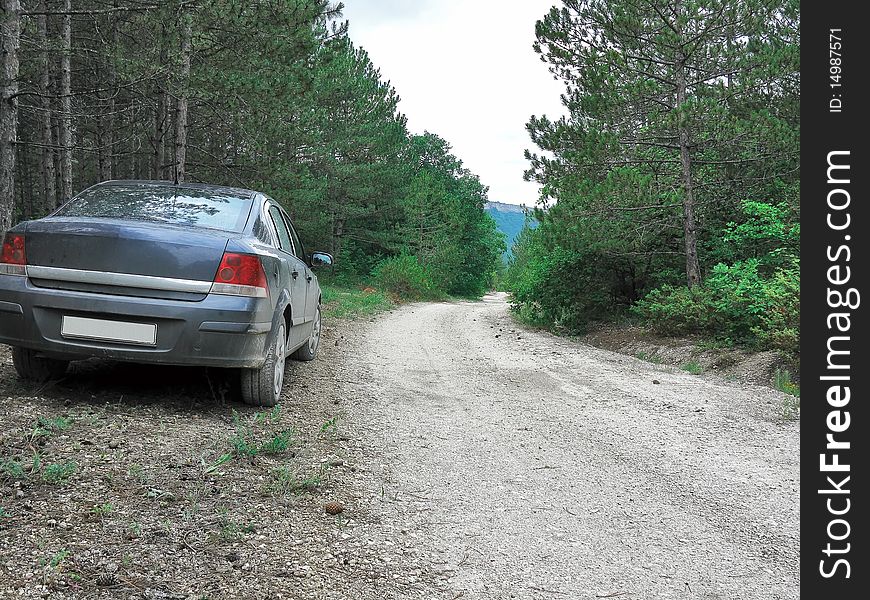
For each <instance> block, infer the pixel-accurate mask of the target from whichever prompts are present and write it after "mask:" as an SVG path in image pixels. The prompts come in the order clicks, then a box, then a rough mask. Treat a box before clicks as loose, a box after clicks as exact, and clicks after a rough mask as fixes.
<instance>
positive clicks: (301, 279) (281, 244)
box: [267, 202, 308, 327]
mask: <svg viewBox="0 0 870 600" xmlns="http://www.w3.org/2000/svg"><path fill="white" fill-rule="evenodd" d="M267 206H268V213H269V218H270V220H271V222H272V227H273V228H274V231H275V233H276V234H277V239H278V249H279V250H280V251H281V254H282V256H283V258H284V260H283V261H282V264H283V265H284V266H285V267H286V269H287V273H282V274H281V275H282V277H281V280H282V281H287V282H289V287H290V305H291V311H290V314H291V319H292V322H291V323H288V326H291V327H293V326H296V325H300V324H301V323H304V322H305V321H307V320H308V319H307V318H306V315H305V303H306V295H307V293H308V281H306V279H305V278H306V275H307V271H306V269H307V268H308V267H307V266H306V265H305V263H304V262H302V261H300V260H299V258H298V257H297V256H296V251H295V249H294V247H293V239H292V238H291V237H290V231H289V230H288V229H287V225H286V223H285V222H284V217H283V216H282V214H281V212H282V211H281V208H280V207H279V206H278V205H276V204H272V203H271V202H270V203H268V205H267ZM282 268H284V267H282Z"/></svg>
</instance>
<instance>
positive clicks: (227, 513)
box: [0, 296, 799, 600]
mask: <svg viewBox="0 0 870 600" xmlns="http://www.w3.org/2000/svg"><path fill="white" fill-rule="evenodd" d="M10 362H11V361H10V357H9V354H8V352H7V351H6V350H0V403H2V409H3V410H2V414H0V467H2V468H0V510H2V512H0V598H6V597H21V598H57V599H66V598H85V597H86V598H97V599H101V600H102V599H109V598H111V599H115V598H124V599H128V598H129V599H137V600H156V599H160V600H194V599H201V598H209V599H212V600H217V599H223V598H228V599H229V598H233V599H235V598H240V599H245V600H278V599H287V598H298V599H311V598H317V599H335V600H338V599H342V600H343V599H347V598H353V599H354V600H384V599H411V598H414V599H417V598H419V599H426V600H430V599H439V600H440V599H444V600H456V599H458V598H463V599H477V598H480V599H503V598H504V599H507V598H523V599H525V598H529V599H532V598H534V599H551V598H552V599H556V598H569V599H577V600H586V599H590V600H591V599H595V598H634V599H637V600H646V599H650V598H679V599H694V598H704V599H718V598H721V599H727V600H731V599H736V598H739V599H759V600H761V599H764V600H776V599H787V598H789V599H790V598H796V597H798V589H799V580H798V558H799V555H798V541H799V540H798V523H799V514H798V500H797V491H798V483H799V481H798V453H799V447H798V437H799V436H798V433H799V425H798V423H797V422H796V421H790V420H786V419H784V418H783V408H782V407H783V401H784V399H785V397H784V396H783V395H782V394H780V393H778V392H775V391H773V390H770V389H767V388H758V387H747V386H741V385H738V384H736V383H729V382H725V381H723V380H721V379H716V378H714V377H712V376H706V375H700V376H698V375H691V374H689V373H685V372H683V371H680V370H677V369H674V368H671V367H664V366H659V365H655V364H651V363H647V362H643V361H641V360H637V359H635V358H632V357H629V356H625V355H620V354H615V353H611V352H608V351H605V350H600V349H597V348H593V347H591V346H587V345H583V344H578V343H576V342H572V341H569V340H565V339H560V338H557V337H554V336H551V335H548V334H544V333H535V332H528V331H525V330H523V329H521V328H520V327H518V326H517V325H516V324H515V323H514V322H513V321H512V320H511V318H510V315H509V313H508V307H507V305H506V303H505V300H504V298H503V297H501V296H491V297H487V298H485V299H484V301H483V302H455V303H434V304H414V305H409V306H405V307H402V308H399V309H397V310H394V311H392V312H390V313H387V314H383V315H381V316H379V317H376V318H372V319H370V320H363V321H356V322H344V323H331V324H330V323H328V324H327V329H326V331H325V336H324V343H323V346H322V349H321V356H320V357H319V358H318V360H316V361H314V362H313V363H305V364H303V363H293V362H292V361H291V362H290V363H288V367H289V369H290V370H289V372H288V385H287V386H286V387H285V392H284V401H283V402H282V408H281V410H280V411H256V410H253V409H250V408H247V407H243V406H241V405H239V404H237V403H234V402H230V401H228V400H226V399H225V397H224V390H223V389H222V388H221V387H220V385H219V383H218V382H216V381H214V380H212V378H210V376H209V375H208V373H205V372H203V371H201V370H195V369H168V368H154V367H138V366H131V365H112V364H105V363H99V361H98V362H97V363H95V364H90V363H84V364H82V365H76V366H74V368H73V369H72V371H71V372H70V375H69V376H68V377H67V378H65V379H64V380H62V381H59V382H54V383H52V384H49V385H43V386H36V385H31V384H26V383H24V382H19V381H17V380H16V379H15V377H14V375H13V371H12V368H11V364H10ZM286 432H291V433H292V436H291V437H287V435H285V433H286ZM37 458H38V459H39V460H38V462H37ZM333 500H337V501H339V502H341V503H342V504H343V505H344V512H342V513H341V514H339V515H338V516H331V515H328V514H326V513H325V512H324V504H325V503H326V502H328V501H333Z"/></svg>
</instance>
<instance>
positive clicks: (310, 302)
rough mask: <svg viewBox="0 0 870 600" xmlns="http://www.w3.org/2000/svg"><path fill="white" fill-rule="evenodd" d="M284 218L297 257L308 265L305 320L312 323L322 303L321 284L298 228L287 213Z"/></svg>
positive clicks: (306, 269) (306, 268)
mask: <svg viewBox="0 0 870 600" xmlns="http://www.w3.org/2000/svg"><path fill="white" fill-rule="evenodd" d="M284 217H285V218H286V219H287V228H288V229H289V230H290V237H291V238H292V240H293V246H294V247H295V248H296V257H297V258H298V259H299V260H301V261H302V262H304V263H305V265H306V266H305V273H306V277H305V281H306V282H307V284H308V290H307V293H306V300H305V320H306V321H310V320H312V319H314V316H315V313H316V312H317V303H318V302H319V301H320V283H319V282H318V281H317V275H315V273H314V269H312V268H311V267H310V266H308V257H307V256H306V255H305V248H304V247H303V246H302V240H300V239H299V235H298V234H297V233H296V228H295V227H293V223H292V222H291V221H290V217H288V216H287V213H284Z"/></svg>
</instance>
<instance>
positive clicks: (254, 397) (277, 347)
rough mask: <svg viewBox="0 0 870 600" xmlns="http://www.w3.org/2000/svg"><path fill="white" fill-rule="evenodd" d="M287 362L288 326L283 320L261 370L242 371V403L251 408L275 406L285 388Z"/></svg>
mask: <svg viewBox="0 0 870 600" xmlns="http://www.w3.org/2000/svg"><path fill="white" fill-rule="evenodd" d="M286 360H287V325H286V324H285V323H284V319H283V318H282V319H281V321H280V323H279V325H278V332H277V335H276V336H275V341H274V342H273V344H272V348H271V349H270V350H269V355H268V356H267V357H266V362H265V363H264V364H263V366H262V367H261V368H259V369H242V372H241V377H240V379H241V385H242V401H243V402H244V403H245V404H250V405H251V406H275V405H276V404H278V402H280V400H281V388H283V387H284V367H285V362H286Z"/></svg>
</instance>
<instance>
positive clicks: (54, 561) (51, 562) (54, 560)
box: [39, 548, 72, 569]
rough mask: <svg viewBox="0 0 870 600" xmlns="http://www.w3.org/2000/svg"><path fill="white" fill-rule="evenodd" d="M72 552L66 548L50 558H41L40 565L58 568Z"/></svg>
mask: <svg viewBox="0 0 870 600" xmlns="http://www.w3.org/2000/svg"><path fill="white" fill-rule="evenodd" d="M70 554H72V553H71V552H70V551H69V550H67V549H66V548H64V549H63V550H61V551H60V552H58V553H56V554H55V555H53V556H51V557H50V558H40V559H39V566H40V567H46V566H48V567H51V568H52V569H57V568H58V567H59V566H60V564H61V563H62V562H63V561H64V560H65V559H66V558H67V557H68V556H69V555H70Z"/></svg>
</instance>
